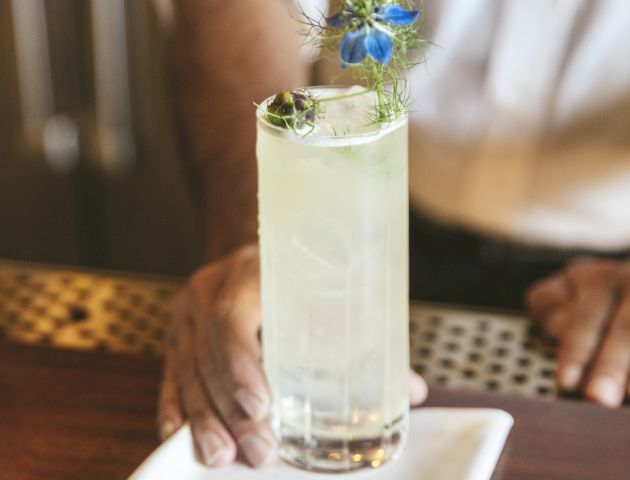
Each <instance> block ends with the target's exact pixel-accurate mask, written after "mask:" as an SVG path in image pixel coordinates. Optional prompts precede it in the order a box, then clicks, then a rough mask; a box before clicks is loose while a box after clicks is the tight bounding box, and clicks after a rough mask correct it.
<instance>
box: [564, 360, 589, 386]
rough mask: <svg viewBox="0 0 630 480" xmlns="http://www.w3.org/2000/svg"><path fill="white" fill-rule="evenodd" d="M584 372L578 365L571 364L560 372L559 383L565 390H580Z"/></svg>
mask: <svg viewBox="0 0 630 480" xmlns="http://www.w3.org/2000/svg"><path fill="white" fill-rule="evenodd" d="M583 371H584V370H583V369H582V367H581V366H580V365H578V364H577V363H570V364H568V365H567V366H566V367H564V368H563V369H562V370H561V371H560V377H559V383H560V387H561V388H562V389H563V390H568V391H573V390H576V389H577V388H578V385H579V384H580V380H581V379H582V372H583Z"/></svg>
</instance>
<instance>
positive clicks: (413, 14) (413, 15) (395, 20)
mask: <svg viewBox="0 0 630 480" xmlns="http://www.w3.org/2000/svg"><path fill="white" fill-rule="evenodd" d="M377 17H378V19H379V20H383V21H384V22H387V23H391V24H392V25H400V26H401V27H406V26H408V25H411V24H412V23H414V22H415V21H416V20H418V18H420V12H419V11H418V10H407V9H406V8H404V7H401V6H400V5H386V6H384V7H383V8H381V9H380V10H379V12H378V15H377Z"/></svg>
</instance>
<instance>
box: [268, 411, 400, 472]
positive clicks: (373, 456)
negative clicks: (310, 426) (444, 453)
mask: <svg viewBox="0 0 630 480" xmlns="http://www.w3.org/2000/svg"><path fill="white" fill-rule="evenodd" d="M406 437H407V421H406V418H401V419H399V420H398V421H397V422H395V424H394V425H393V426H392V427H391V428H388V431H387V433H386V434H385V435H382V436H379V437H372V438H353V439H352V440H349V441H348V440H331V439H330V438H326V439H318V438H312V439H311V440H310V441H309V442H308V444H307V443H306V442H305V441H304V439H303V438H291V437H285V438H284V439H283V441H282V442H281V444H280V458H282V460H284V461H285V462H287V463H289V464H291V465H293V466H295V467H298V468H301V469H304V470H310V471H313V472H322V473H344V472H351V471H355V470H360V469H368V468H370V469H371V468H378V467H380V466H382V465H383V464H385V463H387V462H389V461H392V460H395V459H396V458H397V457H398V456H399V455H400V452H401V451H402V449H403V446H404V444H405V440H406Z"/></svg>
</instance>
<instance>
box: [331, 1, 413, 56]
mask: <svg viewBox="0 0 630 480" xmlns="http://www.w3.org/2000/svg"><path fill="white" fill-rule="evenodd" d="M418 18H420V12H419V11H418V10H407V9H406V8H404V7H402V6H400V5H392V4H388V5H376V6H372V7H371V8H367V9H366V8H362V9H361V8H355V7H354V6H352V5H348V6H346V7H345V8H344V9H343V10H342V11H341V12H339V13H338V14H336V15H334V16H332V17H330V18H327V19H326V21H327V23H328V25H329V26H330V27H333V28H336V29H339V30H344V31H346V33H345V35H344V36H343V38H342V39H341V42H340V44H339V53H340V55H341V60H342V61H343V63H344V64H349V65H356V64H358V63H361V62H362V61H363V60H365V57H366V56H367V55H369V56H370V57H372V58H373V59H374V60H376V61H377V62H378V63H382V64H383V65H389V64H390V62H391V61H392V56H393V50H394V38H395V32H394V31H392V29H391V27H392V26H394V27H407V26H410V25H412V24H413V23H415V22H416V21H417V20H418Z"/></svg>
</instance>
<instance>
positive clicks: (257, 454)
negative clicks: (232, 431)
mask: <svg viewBox="0 0 630 480" xmlns="http://www.w3.org/2000/svg"><path fill="white" fill-rule="evenodd" d="M238 445H239V447H240V448H241V451H242V452H243V454H244V455H245V457H246V458H247V460H248V461H249V463H250V464H251V465H252V466H253V467H264V466H266V465H269V464H270V463H271V462H272V460H273V459H274V458H275V453H274V449H273V448H271V446H270V445H269V444H268V443H267V442H265V441H264V440H263V439H262V438H260V437H259V436H257V435H253V434H249V435H244V436H243V437H241V438H240V440H239V442H238Z"/></svg>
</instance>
